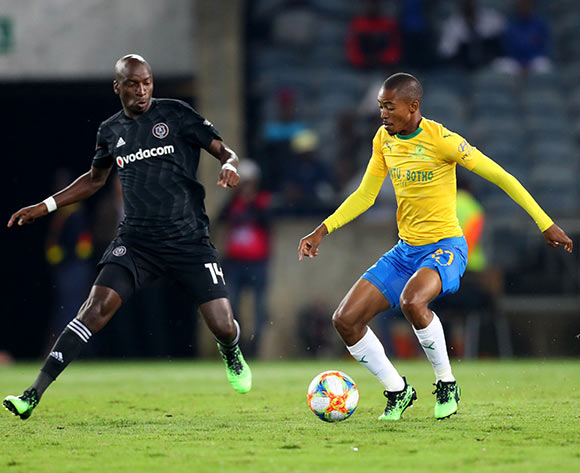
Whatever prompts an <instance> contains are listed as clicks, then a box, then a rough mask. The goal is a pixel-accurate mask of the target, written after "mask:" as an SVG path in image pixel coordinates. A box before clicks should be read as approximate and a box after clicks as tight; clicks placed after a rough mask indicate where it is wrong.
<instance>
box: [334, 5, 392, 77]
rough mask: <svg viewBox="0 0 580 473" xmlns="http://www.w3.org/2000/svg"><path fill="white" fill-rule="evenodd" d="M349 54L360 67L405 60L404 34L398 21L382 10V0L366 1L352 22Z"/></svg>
mask: <svg viewBox="0 0 580 473" xmlns="http://www.w3.org/2000/svg"><path fill="white" fill-rule="evenodd" d="M346 53H347V57H348V60H349V61H350V63H351V64H352V65H353V66H355V67H358V68H366V69H376V68H380V67H390V66H394V65H396V64H398V63H399V61H400V60H401V33H400V31H399V26H398V25H397V21H396V20H395V19H393V18H390V17H388V16H386V15H383V14H382V13H381V3H380V1H379V0H365V2H364V3H363V7H362V11H361V13H360V14H359V15H357V16H355V17H354V18H352V20H351V21H350V24H349V27H348V32H347V37H346Z"/></svg>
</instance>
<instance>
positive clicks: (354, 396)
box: [308, 371, 359, 422]
mask: <svg viewBox="0 0 580 473" xmlns="http://www.w3.org/2000/svg"><path fill="white" fill-rule="evenodd" d="M358 398H359V394H358V388H357V387H356V384H355V383H354V381H353V380H352V378H351V377H350V376H348V375H346V374H344V373H343V372H341V371H325V372H324V373H320V374H319V375H317V376H316V377H315V378H314V379H313V380H312V382H311V383H310V386H308V407H310V410H311V411H312V412H314V413H315V414H316V415H317V416H318V418H320V419H322V420H324V421H326V422H338V421H340V420H344V419H347V418H348V417H350V416H351V415H352V413H353V412H354V411H355V409H356V406H358Z"/></svg>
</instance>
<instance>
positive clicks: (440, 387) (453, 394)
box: [433, 381, 461, 420]
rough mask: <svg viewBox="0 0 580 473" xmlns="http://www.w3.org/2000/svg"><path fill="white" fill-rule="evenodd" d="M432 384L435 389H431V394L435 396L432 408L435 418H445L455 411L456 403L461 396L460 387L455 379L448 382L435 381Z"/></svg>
mask: <svg viewBox="0 0 580 473" xmlns="http://www.w3.org/2000/svg"><path fill="white" fill-rule="evenodd" d="M434 386H435V391H433V394H435V395H436V397H437V399H436V401H435V409H434V414H435V419H439V420H441V419H445V418H447V417H449V416H452V415H453V414H455V413H457V403H458V402H459V397H460V396H461V389H459V386H457V383H456V382H455V381H451V382H448V383H446V382H444V381H437V384H434Z"/></svg>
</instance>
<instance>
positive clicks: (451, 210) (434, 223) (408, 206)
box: [323, 117, 553, 245]
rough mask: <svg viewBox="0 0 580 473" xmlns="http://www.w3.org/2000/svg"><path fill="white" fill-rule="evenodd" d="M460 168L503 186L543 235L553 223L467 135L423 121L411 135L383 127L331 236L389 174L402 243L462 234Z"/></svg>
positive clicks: (332, 222)
mask: <svg viewBox="0 0 580 473" xmlns="http://www.w3.org/2000/svg"><path fill="white" fill-rule="evenodd" d="M457 164H460V165H461V166H463V167H465V168H467V169H469V170H470V171H474V172H475V173H477V174H478V175H480V176H481V177H484V178H485V179H487V180H489V181H490V182H493V183H494V184H497V185H498V186H499V187H501V188H502V189H503V190H504V191H505V192H506V193H507V194H508V195H509V196H510V197H511V198H512V199H513V200H514V201H516V202H517V203H518V204H519V205H521V206H522V207H523V208H524V209H525V210H526V211H527V212H528V213H529V214H530V215H531V216H532V218H534V220H535V221H536V224H537V225H538V227H539V228H540V230H541V231H544V230H546V229H547V228H548V227H549V226H550V225H552V224H553V222H552V220H551V219H550V217H549V216H548V215H547V214H546V213H545V212H544V211H543V210H542V209H541V208H540V206H539V205H538V204H537V203H536V202H535V200H534V199H533V198H532V196H531V195H530V194H529V193H528V192H527V191H526V190H525V189H524V187H523V186H522V185H521V184H520V183H519V182H518V181H517V179H515V178H514V177H513V176H511V175H510V174H508V173H507V172H505V170H503V169H502V168H501V167H500V166H499V165H498V164H497V163H495V162H493V161H492V160H491V159H489V158H488V157H487V156H485V155H484V154H483V153H481V151H479V150H478V149H476V148H474V147H473V146H471V145H470V144H469V143H468V142H467V141H466V140H465V139H464V138H463V137H461V136H460V135H458V134H457V133H454V132H452V131H449V130H448V129H447V128H445V127H444V126H443V125H441V124H440V123H437V122H435V121H433V120H429V119H427V118H424V117H423V118H422V119H421V122H420V123H419V127H418V128H417V130H415V131H414V132H413V133H411V134H410V135H404V136H402V135H394V136H391V135H389V133H388V132H387V130H386V129H385V128H384V127H382V126H381V127H380V128H379V130H378V131H377V133H376V135H375V137H374V139H373V153H372V156H371V159H370V161H369V164H368V167H367V170H366V172H365V175H364V177H363V180H362V183H361V185H360V186H359V188H358V189H357V190H356V191H355V192H354V193H353V194H352V195H351V196H349V197H348V198H347V199H346V200H345V201H344V202H343V203H342V204H341V206H340V207H339V208H338V209H337V210H336V211H335V212H334V213H333V214H332V215H331V216H330V217H328V218H327V219H326V220H325V221H324V222H323V223H324V224H325V225H326V227H327V229H328V232H329V233H330V232H332V231H334V230H336V229H337V228H339V227H341V226H342V225H344V224H345V223H347V222H349V221H350V220H352V219H353V218H356V217H357V216H358V215H360V214H361V213H363V212H364V211H366V210H367V209H368V208H369V207H370V206H371V205H373V203H374V201H375V199H376V196H377V195H378V192H379V190H380V187H381V185H382V183H383V181H384V179H385V178H386V177H387V175H388V176H390V178H391V181H392V183H393V187H394V189H395V196H396V199H397V226H398V228H399V237H400V238H401V239H402V240H404V241H405V242H406V243H408V244H410V245H427V244H430V243H435V242H437V241H439V240H441V239H443V238H450V237H458V236H462V235H463V232H462V230H461V227H460V225H459V221H458V220H457V202H456V200H457V199H456V196H457V180H456V174H455V166H456V165H457Z"/></svg>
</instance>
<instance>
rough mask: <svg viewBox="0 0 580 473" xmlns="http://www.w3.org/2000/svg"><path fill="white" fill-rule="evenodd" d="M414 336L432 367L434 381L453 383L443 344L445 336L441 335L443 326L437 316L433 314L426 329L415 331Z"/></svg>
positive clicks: (445, 348)
mask: <svg viewBox="0 0 580 473" xmlns="http://www.w3.org/2000/svg"><path fill="white" fill-rule="evenodd" d="M413 330H414V331H415V335H417V338H418V339H419V343H421V346H422V347H423V351H424V352H425V355H427V358H428V359H429V361H430V362H431V364H432V365H433V371H435V378H436V379H435V381H445V382H450V381H455V378H454V377H453V373H452V372H451V364H450V363H449V355H448V354H447V345H446V344H445V334H444V333H443V326H442V325H441V320H439V317H437V314H436V313H435V312H433V320H432V321H431V323H430V324H429V325H427V327H425V328H422V329H419V330H416V329H415V328H414V327H413Z"/></svg>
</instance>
